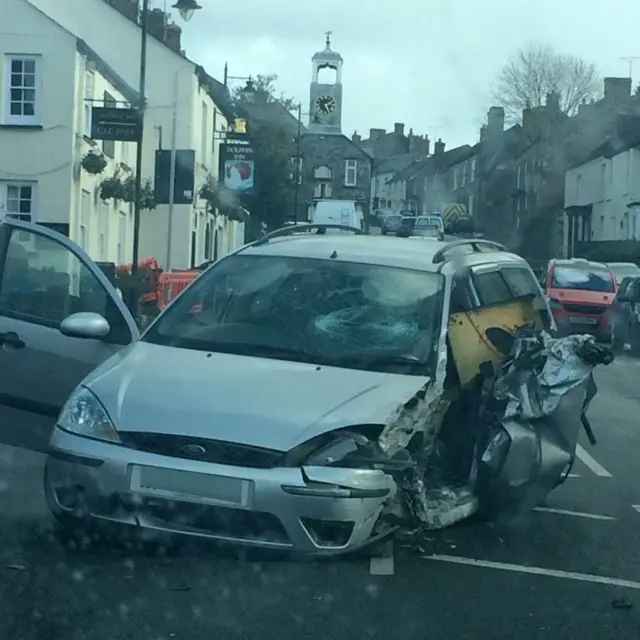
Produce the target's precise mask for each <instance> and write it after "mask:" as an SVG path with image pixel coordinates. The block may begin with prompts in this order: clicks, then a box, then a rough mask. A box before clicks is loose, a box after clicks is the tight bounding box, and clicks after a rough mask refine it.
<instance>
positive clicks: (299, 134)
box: [293, 102, 302, 224]
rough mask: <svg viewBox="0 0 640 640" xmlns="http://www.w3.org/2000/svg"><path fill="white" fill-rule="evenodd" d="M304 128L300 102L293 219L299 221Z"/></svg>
mask: <svg viewBox="0 0 640 640" xmlns="http://www.w3.org/2000/svg"><path fill="white" fill-rule="evenodd" d="M301 128H302V102H300V103H299V104H298V133H297V135H296V185H295V187H294V192H293V221H294V222H295V223H296V224H297V222H298V197H299V194H300V169H301V167H300V138H301Z"/></svg>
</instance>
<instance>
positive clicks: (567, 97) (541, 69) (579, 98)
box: [492, 42, 600, 122]
mask: <svg viewBox="0 0 640 640" xmlns="http://www.w3.org/2000/svg"><path fill="white" fill-rule="evenodd" d="M599 85H600V83H599V79H598V74H597V71H596V67H595V65H594V64H592V63H590V62H586V61H585V60H583V59H582V58H578V57H576V56H572V55H567V54H562V53H559V52H558V51H556V50H555V49H554V48H553V47H551V46H549V45H545V44H540V43H537V42H533V43H530V44H528V45H526V46H525V47H524V48H522V49H520V50H519V51H517V52H516V53H515V54H514V55H512V56H511V57H510V58H509V60H508V61H507V64H506V65H505V66H504V67H503V68H502V70H501V71H500V73H499V75H498V78H497V80H496V82H495V85H494V87H493V91H492V97H493V99H494V100H495V102H496V104H498V105H501V106H503V107H504V110H505V115H506V117H507V119H508V120H509V121H510V122H519V121H520V119H521V117H522V110H523V109H526V108H528V107H539V106H542V105H544V104H545V101H546V97H547V95H548V94H549V93H556V94H558V95H559V97H560V108H561V109H562V111H564V112H565V113H566V114H567V115H569V116H572V115H575V113H576V112H577V111H578V108H579V106H580V104H581V103H582V102H583V101H584V100H589V99H591V98H594V97H595V96H596V95H597V94H598V92H599Z"/></svg>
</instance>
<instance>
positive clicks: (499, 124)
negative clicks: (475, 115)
mask: <svg viewBox="0 0 640 640" xmlns="http://www.w3.org/2000/svg"><path fill="white" fill-rule="evenodd" d="M503 131H504V109H503V108H502V107H491V108H490V109H489V111H488V112H487V128H486V131H485V134H486V135H487V136H495V135H496V134H499V133H502V132H503Z"/></svg>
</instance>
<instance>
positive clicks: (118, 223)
mask: <svg viewBox="0 0 640 640" xmlns="http://www.w3.org/2000/svg"><path fill="white" fill-rule="evenodd" d="M122 3H125V4H126V3H129V4H130V5H132V6H133V5H134V4H135V0H122V2H121V3H120V4H122ZM162 15H163V18H164V19H165V20H166V18H165V17H164V14H162ZM151 17H152V18H154V19H156V24H155V29H156V30H155V34H156V35H158V31H157V27H158V25H157V18H158V12H153V15H152V16H151ZM164 27H165V28H164V32H163V33H160V34H159V37H161V38H162V37H164V38H165V40H164V41H162V42H161V41H159V40H158V39H157V38H155V37H153V34H154V31H153V29H154V23H153V22H152V21H150V24H149V31H150V35H149V38H148V65H147V96H146V98H147V109H146V112H145V137H144V143H143V171H142V178H143V181H147V180H150V181H152V180H153V175H154V167H155V152H156V150H157V149H158V148H159V147H160V144H161V143H162V147H163V148H165V149H167V148H169V146H170V144H171V141H172V139H175V142H176V148H177V149H192V150H194V151H195V156H196V172H195V174H196V175H195V192H196V194H195V198H194V203H193V205H176V206H175V207H174V216H173V226H172V228H173V233H172V243H171V244H172V250H171V254H172V255H171V267H172V268H189V267H191V266H194V265H197V264H200V263H201V262H203V261H205V260H207V259H211V258H213V257H215V256H216V255H217V256H219V255H223V254H224V253H226V252H228V251H229V250H231V249H233V248H235V246H237V245H238V244H242V243H243V241H244V229H243V227H244V225H242V224H240V223H237V222H232V221H229V220H227V219H226V218H223V217H222V216H216V215H212V214H211V213H209V212H207V210H206V203H205V202H204V201H202V200H201V199H200V198H198V197H197V192H198V191H199V188H200V186H201V185H202V184H203V183H204V182H205V180H206V179H207V177H208V176H209V175H214V176H215V175H216V174H217V167H218V148H219V145H220V142H221V138H222V137H223V133H222V132H224V131H225V130H227V128H228V120H227V119H228V118H229V119H230V117H231V116H230V112H229V109H228V108H225V107H224V106H223V108H222V109H221V108H220V107H219V106H218V104H216V103H215V102H214V100H213V98H212V95H213V94H214V93H215V92H216V91H217V92H218V94H219V95H220V96H221V97H224V88H223V87H222V85H220V83H217V82H216V81H215V80H214V79H213V78H211V77H210V76H208V75H207V74H206V73H205V72H204V70H203V69H202V68H201V67H199V66H198V65H196V64H195V63H193V62H191V61H190V60H188V59H187V58H186V57H185V56H184V55H183V53H181V52H180V33H179V31H180V30H179V28H177V27H176V25H172V24H168V23H167V22H165V24H164ZM115 33H117V34H118V37H117V42H118V44H117V46H114V35H113V34H115ZM139 49H140V28H139V27H138V25H137V24H136V23H135V22H134V21H132V19H130V18H128V17H126V15H123V14H122V13H121V12H120V11H117V10H116V9H115V8H114V7H112V6H110V4H108V3H107V2H105V1H104V0H81V1H80V2H78V1H76V0H65V1H64V2H60V1H59V0H57V1H49V0H3V19H2V21H1V23H0V55H1V56H2V58H3V60H2V63H3V66H2V67H1V69H0V74H1V75H0V82H1V85H0V88H1V94H2V102H1V110H0V118H1V119H0V125H1V126H0V215H6V214H13V215H21V216H22V217H26V216H30V218H29V219H31V220H34V221H37V222H39V223H44V224H49V225H57V227H56V228H58V229H59V230H62V231H67V232H68V234H69V235H70V237H71V238H72V239H73V240H75V241H77V242H78V243H79V244H81V245H83V246H84V247H85V249H86V250H87V251H88V253H89V255H90V256H91V257H92V258H94V259H95V260H104V261H110V262H116V263H120V264H121V263H122V262H129V261H130V260H131V253H132V240H133V212H132V205H131V204H129V203H126V202H124V201H122V200H120V201H114V200H107V201H103V200H102V199H101V198H100V184H101V183H102V181H103V180H104V179H105V178H109V177H111V176H113V175H114V174H115V173H116V172H117V173H118V175H119V176H120V178H121V179H126V178H127V177H133V169H134V166H135V152H136V147H135V143H126V142H125V143H120V142H115V143H113V142H106V141H102V142H99V141H93V140H91V138H90V114H91V106H103V105H109V104H113V103H116V104H119V105H121V106H127V105H134V104H135V103H136V102H137V100H138V96H137V93H136V91H135V90H134V89H133V87H135V86H137V84H138V70H139V55H140V52H139ZM18 98H19V99H18ZM223 111H224V113H223ZM174 125H175V131H174ZM90 151H92V152H97V153H98V154H100V155H101V156H102V157H104V159H105V160H106V166H105V167H104V169H103V171H102V172H101V173H100V174H98V175H92V174H91V173H88V172H87V171H86V170H85V169H84V168H83V167H82V160H83V158H84V157H85V156H86V154H87V153H88V152H90ZM168 226H169V225H168V207H167V206H166V205H159V206H157V207H156V209H155V210H143V211H142V216H141V233H140V257H141V258H145V257H156V258H157V259H158V260H159V261H160V263H161V265H163V266H165V267H166V265H167V262H168V260H167V257H168V256H167V246H168V243H167V239H168ZM216 243H217V247H216Z"/></svg>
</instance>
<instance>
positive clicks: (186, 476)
mask: <svg viewBox="0 0 640 640" xmlns="http://www.w3.org/2000/svg"><path fill="white" fill-rule="evenodd" d="M251 484H252V483H251V481H249V480H241V479H239V478H227V477H225V476H212V475H208V474H204V473H194V472H192V471H181V470H178V469H163V468H161V467H143V466H139V465H134V466H133V468H132V470H131V491H132V492H134V493H142V494H145V495H149V496H157V497H159V498H166V499H168V500H184V501H187V502H199V503H210V504H220V503H224V504H229V505H236V506H242V507H246V506H248V502H249V492H250V489H251Z"/></svg>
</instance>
